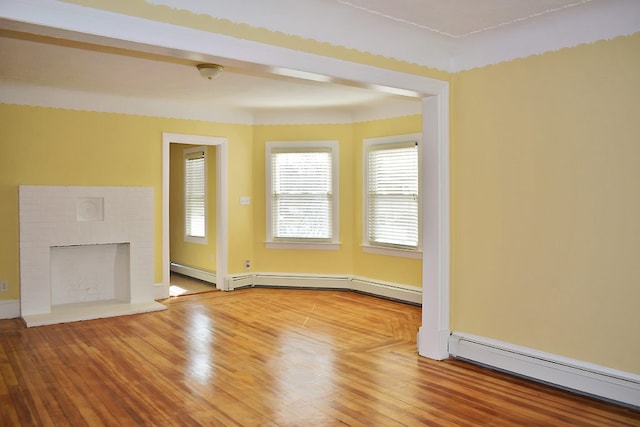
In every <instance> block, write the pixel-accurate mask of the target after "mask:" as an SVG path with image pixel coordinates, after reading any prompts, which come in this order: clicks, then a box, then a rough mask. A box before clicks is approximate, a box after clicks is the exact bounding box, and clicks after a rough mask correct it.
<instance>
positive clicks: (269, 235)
mask: <svg viewBox="0 0 640 427" xmlns="http://www.w3.org/2000/svg"><path fill="white" fill-rule="evenodd" d="M282 148H284V149H292V150H295V149H296V148H302V149H314V148H318V149H327V148H328V149H330V150H331V182H332V195H333V200H332V212H331V215H332V221H331V225H332V230H331V241H330V242H314V241H308V242H307V241H296V240H293V239H292V240H290V241H283V240H278V241H275V240H274V239H273V230H272V228H271V226H272V220H273V215H272V213H273V210H272V200H271V194H272V176H273V175H272V172H273V171H272V170H271V152H272V151H273V150H274V149H282ZM339 165H340V162H339V161H338V141H267V142H266V144H265V172H266V174H265V176H266V179H265V181H266V193H265V196H266V197H265V210H266V215H265V217H266V242H265V244H266V247H267V248H268V249H302V250H304V249H311V250H337V249H338V248H339V247H340V242H339V236H340V227H339V225H340V224H339V223H340V206H339V201H340V194H339V188H340V185H339V181H338V180H339V174H338V168H339Z"/></svg>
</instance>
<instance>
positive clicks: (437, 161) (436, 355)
mask: <svg viewBox="0 0 640 427" xmlns="http://www.w3.org/2000/svg"><path fill="white" fill-rule="evenodd" d="M422 132H423V135H422V143H423V147H422V156H423V157H422V165H423V166H422V169H423V175H422V180H423V182H422V184H423V185H422V188H423V199H422V203H423V206H422V208H423V211H422V233H423V234H422V242H423V243H422V244H423V258H422V326H421V327H420V330H419V332H418V353H419V354H420V355H421V356H425V357H428V358H430V359H436V360H443V359H446V358H447V357H449V352H448V348H447V342H448V338H449V335H450V330H449V264H450V262H449V89H448V85H447V86H446V87H443V88H442V90H440V91H439V93H438V94H437V95H435V96H431V97H427V98H424V99H423V101H422Z"/></svg>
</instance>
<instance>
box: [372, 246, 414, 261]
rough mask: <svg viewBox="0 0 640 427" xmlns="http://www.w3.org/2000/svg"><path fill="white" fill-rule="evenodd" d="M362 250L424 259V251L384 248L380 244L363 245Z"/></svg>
mask: <svg viewBox="0 0 640 427" xmlns="http://www.w3.org/2000/svg"><path fill="white" fill-rule="evenodd" d="M361 247H362V251H363V252H366V253H370V254H378V255H387V256H397V257H402V258H411V259H422V251H418V250H415V251H413V250H409V249H394V248H383V247H380V246H371V245H361Z"/></svg>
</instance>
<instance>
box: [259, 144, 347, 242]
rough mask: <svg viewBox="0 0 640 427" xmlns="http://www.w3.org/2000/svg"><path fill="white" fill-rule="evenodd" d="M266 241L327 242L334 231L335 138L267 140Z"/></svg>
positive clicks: (331, 239) (335, 228)
mask: <svg viewBox="0 0 640 427" xmlns="http://www.w3.org/2000/svg"><path fill="white" fill-rule="evenodd" d="M266 156H267V194H268V197H267V199H268V200H267V204H268V206H267V210H268V215H267V217H268V218H267V221H268V223H267V241H271V242H305V243H314V242H316V243H330V242H334V241H335V240H336V236H337V233H336V231H337V223H336V220H337V214H336V213H337V191H336V189H337V182H336V181H337V170H336V169H337V166H336V165H337V144H336V143H335V142H333V141H320V142H318V141H313V142H298V143H293V142H286V143H284V142H280V143H277V142H269V143H267V152H266Z"/></svg>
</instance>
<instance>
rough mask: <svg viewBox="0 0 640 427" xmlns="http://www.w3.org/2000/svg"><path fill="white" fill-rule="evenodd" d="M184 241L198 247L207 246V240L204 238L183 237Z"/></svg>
mask: <svg viewBox="0 0 640 427" xmlns="http://www.w3.org/2000/svg"><path fill="white" fill-rule="evenodd" d="M184 241H185V242H187V243H196V244H198V245H207V244H208V240H207V238H206V237H194V236H184Z"/></svg>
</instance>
